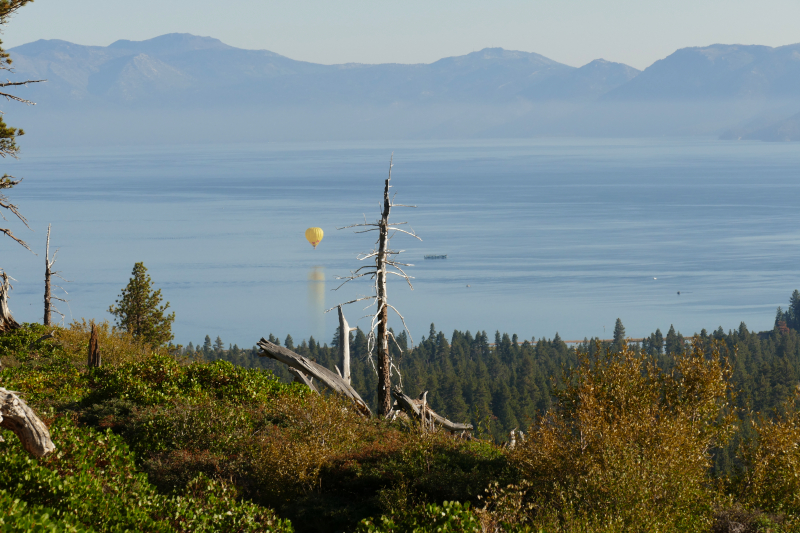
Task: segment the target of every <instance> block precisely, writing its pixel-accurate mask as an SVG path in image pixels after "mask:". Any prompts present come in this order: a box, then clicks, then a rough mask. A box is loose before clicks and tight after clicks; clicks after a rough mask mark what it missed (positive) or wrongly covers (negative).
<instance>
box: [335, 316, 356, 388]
mask: <svg viewBox="0 0 800 533" xmlns="http://www.w3.org/2000/svg"><path fill="white" fill-rule="evenodd" d="M338 308H339V360H340V361H341V362H342V370H341V375H342V379H343V380H344V381H345V383H347V384H348V385H350V332H351V331H355V330H357V329H358V328H351V327H350V324H348V323H347V319H346V318H345V317H344V312H343V311H342V306H341V305H340V306H338ZM336 370H339V368H338V367H337V368H336Z"/></svg>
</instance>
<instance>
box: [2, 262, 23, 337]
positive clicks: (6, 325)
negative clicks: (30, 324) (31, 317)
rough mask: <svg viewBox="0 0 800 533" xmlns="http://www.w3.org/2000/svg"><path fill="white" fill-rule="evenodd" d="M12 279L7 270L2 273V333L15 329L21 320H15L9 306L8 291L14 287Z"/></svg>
mask: <svg viewBox="0 0 800 533" xmlns="http://www.w3.org/2000/svg"><path fill="white" fill-rule="evenodd" d="M12 279H14V278H12V277H11V276H9V275H8V274H6V273H5V272H3V273H2V275H0V280H1V281H0V333H5V332H7V331H13V330H15V329H17V328H19V327H20V326H19V322H17V321H16V320H14V317H13V316H11V310H10V309H9V308H8V293H9V292H10V291H11V289H12V288H13V287H12V286H11V280H12ZM15 281H16V280H15Z"/></svg>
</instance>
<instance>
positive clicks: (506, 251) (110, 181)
mask: <svg viewBox="0 0 800 533" xmlns="http://www.w3.org/2000/svg"><path fill="white" fill-rule="evenodd" d="M23 141H24V138H23ZM22 144H23V148H25V146H24V142H23V143H22ZM392 153H394V164H395V166H394V170H393V179H392V185H393V186H394V187H393V191H394V192H396V193H397V198H396V201H397V202H398V203H403V204H415V205H416V206H417V208H416V209H407V208H397V209H395V210H394V211H393V213H392V219H393V220H395V221H408V222H409V225H410V226H411V227H412V228H413V229H414V230H415V231H416V232H417V233H418V234H419V235H420V237H421V238H422V239H423V240H422V242H418V241H416V240H414V239H412V238H410V237H407V236H405V235H401V234H398V235H397V236H396V237H395V238H394V240H393V241H392V242H393V248H395V249H403V250H405V253H404V254H403V255H402V256H401V258H404V259H405V260H406V261H405V262H408V263H413V264H414V266H413V267H411V268H410V269H409V273H410V274H411V275H413V276H414V277H415V279H414V290H413V291H411V290H410V289H409V288H408V286H407V285H405V284H404V283H403V282H402V280H400V279H399V278H397V279H390V284H389V297H390V302H392V303H393V304H394V305H395V306H396V307H397V308H398V309H399V310H400V311H401V312H402V313H403V314H404V316H405V317H406V319H407V322H408V325H409V327H410V329H411V333H412V335H413V337H414V339H415V340H418V339H419V337H421V336H422V335H427V332H428V329H429V327H430V324H431V323H432V322H433V323H435V324H436V327H437V329H441V330H444V331H445V332H446V333H448V335H449V333H450V332H452V330H453V329H460V330H467V329H469V330H471V331H473V332H474V331H476V330H486V331H488V332H489V333H490V334H491V333H493V332H494V331H495V330H500V331H501V332H502V331H506V332H509V333H517V334H519V336H520V337H521V338H528V339H530V338H534V337H535V338H539V337H552V336H553V335H554V334H555V333H556V332H558V333H559V334H560V335H561V337H562V338H564V339H578V338H581V339H582V338H584V337H591V336H599V337H602V338H609V337H610V336H611V334H612V331H613V328H614V322H615V320H616V318H617V317H619V318H621V319H622V322H623V324H624V325H625V327H626V332H627V334H628V335H629V336H633V337H640V336H643V335H648V334H650V333H651V332H652V331H654V330H655V329H656V328H661V330H662V332H664V333H666V330H667V329H668V328H669V327H670V324H674V325H675V327H676V329H678V330H679V331H681V332H682V333H683V334H684V335H689V334H692V333H694V332H698V331H700V329H702V328H707V329H709V330H711V329H715V328H717V327H718V326H722V327H723V328H724V329H726V330H727V329H730V328H736V327H738V326H739V323H740V322H742V321H744V322H745V323H746V324H747V326H748V327H749V328H750V329H755V330H764V329H771V328H772V325H773V321H774V316H775V309H776V307H777V306H778V305H782V306H783V307H784V308H785V307H786V304H787V302H788V299H789V295H790V294H791V292H792V290H794V289H797V288H800V269H798V267H799V266H800V209H798V206H800V146H798V145H797V144H790V143H786V144H782V143H775V144H770V143H757V142H723V141H717V140H704V139H700V140H698V139H654V140H626V139H622V140H620V139H616V140H608V139H533V140H495V141H472V142H461V141H459V142H441V141H429V142H427V141H426V142H372V143H342V144H336V143H318V144H260V145H242V144H238V145H222V144H218V145H213V146H212V145H209V146H166V147H129V148H112V149H109V148H96V149H84V150H78V151H76V150H70V151H66V150H63V151H59V150H52V151H48V150H44V149H30V150H26V151H24V152H23V154H22V159H21V160H19V161H8V160H6V161H5V164H6V169H5V172H8V173H10V174H13V175H15V176H18V177H24V178H25V180H24V181H23V182H22V183H21V184H20V185H19V186H17V187H16V188H15V189H13V190H12V191H11V192H10V197H11V199H12V200H13V201H14V202H15V203H17V204H18V205H19V207H20V209H21V210H22V212H23V214H24V215H26V216H27V218H28V220H29V222H30V225H31V227H32V228H33V230H34V231H33V232H31V231H28V230H26V229H25V228H24V226H22V225H21V224H19V223H18V222H17V221H14V220H9V222H7V223H6V225H5V227H10V228H11V229H12V230H13V231H14V232H15V234H16V235H17V236H19V237H22V238H24V239H25V240H27V242H28V243H29V244H30V245H31V247H32V248H33V249H34V251H35V252H36V253H37V254H38V256H34V255H33V254H31V253H29V252H27V251H26V250H24V249H23V248H22V247H20V246H18V245H17V244H15V243H14V242H12V241H11V240H10V239H7V238H6V239H2V240H0V251H2V252H1V253H2V263H0V266H2V267H3V268H5V269H6V270H7V271H8V273H9V274H10V275H11V276H13V277H14V278H16V280H17V281H16V282H15V283H14V291H13V292H12V296H11V300H10V305H11V309H12V312H13V313H14V316H15V317H16V318H17V320H19V321H41V319H42V293H43V277H44V245H45V234H46V230H47V224H48V223H52V224H53V229H52V237H51V247H52V248H59V249H60V251H59V253H58V262H57V264H56V266H57V268H58V270H60V271H62V273H63V276H64V277H66V278H67V279H69V280H71V283H68V284H64V287H65V288H66V289H67V291H68V292H69V299H70V302H69V304H68V305H64V304H62V305H59V307H60V308H61V309H62V310H63V311H64V312H65V313H66V315H67V319H68V320H71V319H77V318H80V317H86V318H91V317H94V318H99V319H110V318H111V317H110V315H109V314H108V312H107V309H108V307H109V305H111V304H113V303H114V301H115V299H116V297H117V295H118V294H119V292H120V290H121V289H122V288H123V287H124V286H125V285H126V284H127V281H128V279H129V277H130V273H131V269H132V268H133V264H134V263H135V262H137V261H143V262H144V264H145V265H146V267H147V268H148V271H149V272H148V273H149V274H150V275H151V276H152V279H153V281H154V283H155V286H156V287H157V288H160V289H161V290H162V293H163V296H164V298H165V300H168V301H169V302H170V309H171V310H174V311H175V314H176V320H175V325H174V328H173V330H174V333H175V341H176V342H178V343H182V344H187V343H188V342H189V341H192V342H193V343H195V344H197V343H202V341H203V338H204V336H205V335H206V334H208V335H210V336H211V338H212V339H214V338H215V337H216V336H220V337H221V338H222V340H223V342H225V343H226V344H228V343H237V344H238V345H239V346H252V345H253V344H255V342H256V341H257V340H258V339H259V338H260V337H262V336H267V335H268V334H269V333H274V334H276V335H278V336H280V337H281V338H283V337H284V336H285V335H286V334H291V335H292V336H293V338H294V339H295V341H296V342H297V341H299V340H300V339H301V338H307V337H308V336H309V335H314V337H315V338H317V339H321V340H322V341H324V342H330V340H331V337H332V335H333V331H334V328H335V327H336V325H337V320H336V316H335V313H329V314H327V315H325V314H324V313H323V311H324V310H325V309H327V308H329V307H332V306H334V305H335V304H337V303H338V302H342V301H347V300H351V299H353V298H354V297H357V296H358V295H362V294H368V293H369V292H370V284H369V283H368V282H362V283H351V284H349V285H348V286H345V287H343V288H341V289H340V290H338V291H334V290H333V289H334V288H335V287H337V286H338V284H339V282H337V281H336V279H335V278H336V276H341V275H346V274H347V273H348V272H349V271H350V270H352V269H355V268H358V267H359V266H361V264H362V263H361V262H359V261H358V259H357V257H356V256H357V254H358V253H360V252H368V251H369V250H371V248H372V245H373V243H374V240H375V239H374V234H366V235H364V234H360V235H359V234H355V233H353V231H352V230H337V229H336V228H337V227H342V226H346V225H350V224H354V223H357V222H360V221H363V220H364V217H365V216H366V219H367V220H368V221H373V220H375V219H376V218H378V216H379V209H380V205H379V204H380V202H381V198H382V188H383V180H384V179H385V178H386V175H387V172H388V168H389V158H390V156H391V154H392ZM309 226H319V227H321V228H323V230H324V231H325V237H324V239H323V241H322V243H321V244H320V245H319V246H318V247H317V249H316V250H315V249H313V248H312V247H311V246H310V245H309V244H308V243H307V242H306V240H305V239H304V237H303V234H304V231H305V229H306V228H307V227H309ZM426 254H447V259H444V260H425V259H423V256H424V255H426ZM678 292H680V294H678ZM363 307H364V306H363V305H361V304H355V305H351V306H348V309H347V316H348V319H349V321H350V323H351V324H354V325H355V324H358V325H360V326H361V327H362V328H366V327H368V324H369V321H368V319H366V318H361V317H363V316H364V315H365V314H366V313H367V312H368V310H364V309H363ZM394 327H395V329H397V328H398V327H399V325H398V323H397V321H395V324H394Z"/></svg>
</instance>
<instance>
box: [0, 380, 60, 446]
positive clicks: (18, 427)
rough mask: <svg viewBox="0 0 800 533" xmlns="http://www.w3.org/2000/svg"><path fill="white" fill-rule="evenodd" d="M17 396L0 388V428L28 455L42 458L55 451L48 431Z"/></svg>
mask: <svg viewBox="0 0 800 533" xmlns="http://www.w3.org/2000/svg"><path fill="white" fill-rule="evenodd" d="M17 394H18V393H16V392H13V391H10V390H6V389H4V388H2V387H0V427H3V428H5V429H8V430H10V431H11V432H13V433H14V434H15V435H16V436H17V437H18V438H19V440H20V442H21V443H22V447H23V448H25V450H26V451H27V452H28V453H30V454H31V455H33V456H34V457H44V456H46V455H47V454H49V453H51V452H52V451H53V450H55V449H56V447H55V445H54V444H53V441H52V440H51V439H50V431H48V429H47V426H45V425H44V422H42V421H41V420H39V417H38V416H36V413H34V412H33V409H31V408H30V407H28V404H27V403H25V400H23V399H22V398H20V397H19V396H17Z"/></svg>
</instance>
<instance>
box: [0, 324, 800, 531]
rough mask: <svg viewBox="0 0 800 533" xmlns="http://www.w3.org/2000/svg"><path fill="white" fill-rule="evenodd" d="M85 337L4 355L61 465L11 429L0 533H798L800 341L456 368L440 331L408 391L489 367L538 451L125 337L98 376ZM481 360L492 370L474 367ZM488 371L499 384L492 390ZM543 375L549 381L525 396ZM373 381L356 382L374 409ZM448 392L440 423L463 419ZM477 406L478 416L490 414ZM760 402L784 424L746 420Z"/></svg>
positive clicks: (457, 355)
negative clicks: (34, 454) (378, 412)
mask: <svg viewBox="0 0 800 533" xmlns="http://www.w3.org/2000/svg"><path fill="white" fill-rule="evenodd" d="M89 329H90V328H89V324H87V323H86V322H80V323H74V324H72V325H71V326H69V327H67V328H56V330H55V331H54V332H53V334H54V337H53V338H44V337H45V333H48V331H46V330H45V328H44V327H42V326H40V325H34V324H26V325H25V326H24V327H23V328H22V329H20V330H17V331H15V332H12V333H9V334H6V335H4V336H2V337H0V354H2V364H3V370H2V371H0V385H1V386H3V387H6V388H8V389H11V390H17V391H20V392H21V393H22V394H23V397H24V398H26V400H27V401H28V403H29V404H30V405H31V406H32V407H34V408H35V409H36V411H37V412H38V413H39V415H40V416H41V417H42V418H43V420H45V422H46V423H47V424H48V425H49V426H50V428H51V433H52V437H53V441H54V442H55V444H56V446H57V448H58V449H57V452H56V453H54V454H52V455H51V456H49V457H47V458H45V459H41V460H36V459H32V458H31V457H29V456H28V455H27V454H26V453H25V452H24V451H23V450H22V448H21V446H20V445H19V443H18V442H17V441H16V439H15V437H14V435H13V434H11V433H10V432H8V431H3V433H2V436H3V437H4V439H5V442H4V443H2V444H0V463H2V464H0V499H2V505H3V507H4V509H7V510H9V512H8V513H7V514H6V516H4V517H3V518H0V521H2V522H0V523H2V524H3V527H4V528H5V529H4V530H9V531H29V530H42V531H45V530H47V531H126V530H128V531H331V532H333V531H398V532H399V531H482V530H483V531H497V530H504V531H540V530H541V531H565V532H566V531H569V532H578V531H585V532H595V531H608V532H612V531H614V532H616V531H687V532H688V531H745V529H736V527H738V526H736V524H741V525H742V527H747V528H749V529H746V530H747V531H796V530H797V529H798V528H800V522H798V518H797V517H798V513H800V497H799V496H798V494H800V482H798V479H800V477H798V476H799V475H800V451H798V448H797V445H796V444H797V442H798V441H800V416H799V415H798V411H797V409H796V405H795V400H796V398H795V395H794V386H795V384H796V379H795V378H793V377H792V376H793V375H794V374H792V373H793V372H795V371H796V370H795V369H796V363H797V361H798V357H797V346H798V344H800V343H798V342H797V341H798V338H797V334H796V332H795V331H793V330H792V329H790V328H784V329H783V330H779V329H776V331H775V332H771V333H768V334H765V335H761V336H759V335H756V334H752V333H749V332H747V331H746V329H744V330H742V331H740V332H731V333H729V334H724V333H720V334H715V335H705V336H704V337H701V338H699V339H698V340H697V342H695V343H694V348H691V349H687V350H685V351H683V350H682V351H681V352H679V353H667V354H660V355H659V354H658V353H654V354H653V355H650V354H648V349H649V348H648V347H647V346H645V349H643V350H640V349H632V348H631V347H628V346H627V345H625V344H624V343H622V344H621V345H619V346H614V347H613V349H609V350H603V349H602V347H598V346H595V347H594V348H592V349H591V350H585V351H581V350H574V349H565V347H564V346H563V343H560V344H559V342H560V341H545V340H542V341H539V342H537V343H536V344H531V343H522V344H519V343H515V342H513V341H511V339H509V341H510V342H508V343H505V341H504V336H503V335H500V336H499V337H500V339H499V340H500V343H499V344H498V345H497V346H489V345H488V343H487V342H486V338H485V336H484V335H483V334H480V335H478V336H476V337H472V341H471V343H470V342H467V339H469V338H470V336H468V335H467V334H465V335H464V336H463V337H464V338H463V339H462V340H457V341H456V342H452V343H451V342H447V341H446V340H445V342H444V344H446V345H447V347H448V348H449V351H447V353H446V356H443V355H442V353H441V352H435V351H432V349H433V348H434V347H436V346H438V347H439V348H442V347H443V346H444V344H443V343H441V339H440V338H439V337H440V335H439V334H438V333H437V334H436V336H435V337H434V336H430V337H429V338H428V339H426V340H425V342H423V343H422V345H421V346H420V347H419V348H418V349H416V350H414V351H412V352H411V353H410V354H409V355H407V356H406V357H407V358H406V359H405V360H403V362H402V363H401V364H402V365H403V367H404V368H406V369H407V370H406V371H405V379H406V380H407V381H406V382H405V386H406V390H409V391H410V392H411V393H414V392H416V391H415V390H412V388H413V387H428V386H429V385H430V383H432V382H427V381H422V380H423V379H428V378H424V376H425V373H426V371H427V373H428V375H430V376H433V377H434V378H435V379H439V378H441V377H443V376H446V375H448V374H449V375H453V376H457V377H459V379H461V378H464V377H465V376H467V375H468V374H470V373H472V372H473V369H471V368H470V367H469V365H477V368H476V369H475V374H473V376H472V378H471V379H472V380H473V382H478V381H479V379H478V378H479V377H480V376H483V378H482V379H484V380H485V382H484V383H483V384H481V383H478V384H477V385H476V387H477V388H476V389H475V390H480V389H481V388H482V387H483V388H486V390H487V392H488V393H489V397H492V398H494V396H493V392H494V391H493V390H492V388H493V387H495V386H496V384H497V383H500V382H501V381H502V380H506V386H507V387H508V391H509V393H508V395H509V397H512V398H515V401H517V402H523V403H524V402H528V401H532V402H533V404H531V405H530V406H529V407H528V409H530V411H529V412H530V413H531V415H532V416H531V417H530V418H529V419H527V420H526V421H525V423H524V429H525V431H526V434H527V435H526V437H525V438H524V440H518V442H517V445H516V446H515V447H513V448H512V447H508V446H500V445H498V444H497V441H496V440H495V439H494V438H493V437H492V435H493V434H497V435H502V434H503V433H504V431H505V428H504V429H503V431H500V430H495V429H493V424H494V425H495V426H497V425H498V424H502V423H504V422H502V421H501V419H500V417H496V416H495V415H489V416H488V417H487V419H488V421H487V422H486V423H485V424H483V425H479V427H478V431H477V436H478V438H477V439H469V440H467V439H460V438H456V437H453V436H450V435H448V434H446V433H443V432H433V433H430V432H427V433H425V432H422V431H421V429H420V428H419V427H418V426H417V425H416V424H414V423H411V422H408V421H403V420H399V419H398V420H396V421H394V422H389V421H385V420H378V419H374V418H373V419H365V418H363V417H360V416H359V415H357V414H356V413H354V412H353V411H352V410H350V409H349V407H348V405H347V404H344V403H342V402H341V401H340V400H339V399H337V398H335V397H327V396H317V395H315V394H312V393H311V392H310V391H309V390H308V389H305V388H304V387H302V386H300V385H298V384H287V383H283V382H282V381H280V380H279V379H277V378H276V377H275V376H274V375H273V374H272V373H271V372H269V371H263V370H259V369H255V368H244V367H243V366H239V365H234V364H232V363H231V362H229V361H224V360H215V361H210V362H208V361H203V360H200V359H199V358H197V357H196V356H195V357H194V358H188V357H185V356H176V355H174V354H171V353H169V352H168V350H166V349H152V348H150V347H148V346H146V345H142V344H140V343H137V342H136V341H135V340H134V339H133V338H131V337H130V336H129V335H128V334H126V333H124V332H120V331H117V330H115V329H113V328H111V327H110V326H108V324H103V325H102V326H101V327H100V345H101V348H102V349H103V361H104V366H103V367H101V368H88V367H87V365H86V362H85V358H86V347H87V345H88V339H89ZM714 336H717V337H721V338H719V339H715V338H714ZM356 337H358V335H356ZM442 337H443V336H442ZM432 338H433V340H431V339H432ZM478 338H480V340H478V341H476V339H478ZM737 339H738V340H737ZM462 341H463V342H462ZM476 342H477V343H479V344H483V345H485V348H484V349H485V352H482V353H481V354H478V353H476V352H475V351H473V350H472V348H471V346H472V345H473V344H475V343H476ZM437 343H438V344H437ZM731 343H733V345H732V346H731ZM303 344H305V346H304V347H303ZM303 344H301V347H300V348H298V351H302V350H308V351H312V350H317V352H316V355H317V357H320V360H322V359H323V357H322V355H321V354H324V353H326V352H325V350H330V349H329V348H327V347H325V346H322V347H319V346H318V345H317V344H316V343H308V342H306V343H303ZM354 344H355V343H354ZM466 347H470V349H469V350H466ZM547 347H550V348H551V349H552V351H551V352H545V351H544V350H545V349H546V348H547ZM765 347H773V349H772V351H767V350H766V349H765ZM598 348H600V349H598ZM354 349H357V348H354ZM654 351H656V352H657V350H654ZM242 353H246V352H241V353H240V355H241V354H242ZM437 353H438V355H437ZM545 353H549V354H550V356H545V355H544V354H545ZM559 354H561V355H559ZM484 356H485V357H486V358H488V359H487V360H488V361H489V362H490V363H491V364H492V365H493V366H492V367H491V369H490V367H489V366H488V365H487V369H486V371H485V373H484V371H483V370H481V369H480V367H481V365H486V362H485V361H484V359H483V358H484ZM242 357H243V356H242ZM526 361H527V362H526ZM562 362H563V363H564V369H565V371H564V373H562V372H561V370H560V368H559V365H560V364H561V363H562ZM534 363H535V365H536V366H532V368H533V369H534V370H533V371H526V370H524V369H525V368H527V367H529V366H531V365H533V364H534ZM448 365H450V367H448ZM464 365H467V366H464ZM360 366H365V365H360ZM415 368H416V370H415ZM447 368H452V371H450V370H447ZM521 369H522V370H521ZM501 371H502V373H500V374H498V372H501ZM526 372H528V375H529V377H530V376H539V375H541V377H542V378H541V379H539V378H538V377H534V378H531V379H529V380H527V381H526V379H520V375H526ZM550 373H555V375H557V376H560V379H559V380H558V381H557V382H555V384H556V386H553V385H549V386H548V385H542V387H544V389H542V390H540V394H539V396H531V394H530V392H520V389H519V388H518V387H519V385H518V384H519V383H522V384H528V385H530V384H531V383H532V384H535V385H536V387H537V388H538V387H539V385H538V383H548V382H549V379H548V378H549V374H550ZM476 374H477V375H476ZM366 375H367V373H366V371H365V372H364V374H363V375H362V376H361V377H359V378H356V377H355V376H354V384H355V385H356V388H358V389H359V390H360V391H363V392H365V393H366V392H369V390H368V388H367V386H368V385H369V383H368V380H367V379H366V377H365V376H366ZM489 376H491V377H489ZM359 379H361V380H362V381H359ZM455 383H458V381H456V382H455ZM459 386H461V385H460V383H459ZM454 387H455V386H454V385H448V384H447V382H446V381H445V382H443V383H442V384H440V385H439V388H438V390H439V391H448V390H449V391H452V390H453V388H454ZM455 388H456V389H457V388H458V387H455ZM468 388H469V387H468V386H466V385H465V386H463V387H462V389H468ZM545 389H546V392H545ZM469 390H472V389H469ZM512 391H513V392H512ZM438 394H439V396H440V399H439V400H437V401H438V402H440V403H439V404H438V405H437V404H434V407H436V408H441V409H442V410H443V411H448V410H449V409H451V406H450V404H448V403H447V401H446V400H445V398H446V397H447V396H446V395H445V394H444V393H443V392H439V393H438ZM470 394H473V395H472V396H467V394H466V393H462V398H463V400H464V403H467V400H469V401H474V400H475V398H480V397H481V396H480V394H479V395H475V394H474V392H473V393H470ZM365 398H366V397H365ZM531 398H532V399H531ZM537 398H538V399H537ZM486 401H487V402H489V408H490V409H493V407H492V403H491V401H492V400H489V399H488V398H487V400H486ZM756 402H761V404H762V405H763V406H764V407H765V408H766V407H772V406H773V405H777V406H778V407H779V409H778V410H777V412H765V413H764V414H758V413H756V412H755V411H752V410H748V409H742V408H740V406H746V407H752V406H753V404H754V403H756ZM439 406H441V407H439ZM475 407H476V405H475V404H467V408H466V412H469V411H471V410H473V411H475V410H476V409H474V408H475ZM481 408H482V407H481V406H480V405H477V412H480V409H481ZM491 412H492V413H493V412H494V411H491ZM516 412H518V411H514V413H516ZM479 416H480V415H479ZM513 416H514V417H515V418H516V417H517V416H520V418H522V415H517V414H514V415H513ZM512 422H520V421H519V420H512ZM505 423H508V421H506V422H505ZM479 424H480V422H479ZM723 463H724V464H723ZM731 524H733V525H731ZM37 528H39V529H37Z"/></svg>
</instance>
